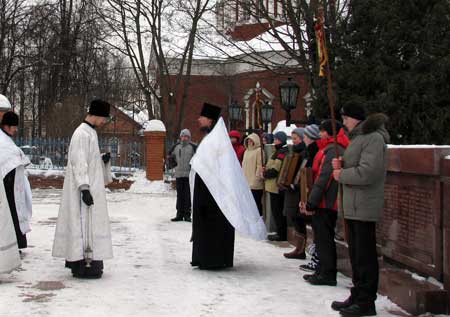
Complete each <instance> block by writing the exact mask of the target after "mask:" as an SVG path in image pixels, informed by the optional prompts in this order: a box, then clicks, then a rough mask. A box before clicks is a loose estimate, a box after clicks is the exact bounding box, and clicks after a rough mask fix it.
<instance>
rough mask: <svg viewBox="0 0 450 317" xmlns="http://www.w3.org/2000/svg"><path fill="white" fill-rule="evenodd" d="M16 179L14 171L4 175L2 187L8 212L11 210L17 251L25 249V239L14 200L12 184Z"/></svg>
mask: <svg viewBox="0 0 450 317" xmlns="http://www.w3.org/2000/svg"><path fill="white" fill-rule="evenodd" d="M15 178H16V170H15V169H13V170H12V171H11V172H9V173H8V174H6V176H5V178H3V185H4V186H5V192H6V198H7V200H8V205H9V210H11V217H12V220H13V223H14V230H15V231H16V237H17V244H18V245H19V249H25V248H26V247H27V237H26V236H25V235H24V234H22V231H21V230H20V224H19V217H18V216H17V208H16V201H15V200H14V182H15Z"/></svg>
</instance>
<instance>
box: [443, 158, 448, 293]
mask: <svg viewBox="0 0 450 317" xmlns="http://www.w3.org/2000/svg"><path fill="white" fill-rule="evenodd" d="M441 166H442V169H441V180H442V183H443V186H442V191H443V193H442V199H443V202H442V207H443V221H442V222H443V244H444V245H443V260H444V264H443V271H444V272H443V275H444V288H445V290H446V291H448V294H449V302H450V158H447V159H443V160H442V165H441Z"/></svg>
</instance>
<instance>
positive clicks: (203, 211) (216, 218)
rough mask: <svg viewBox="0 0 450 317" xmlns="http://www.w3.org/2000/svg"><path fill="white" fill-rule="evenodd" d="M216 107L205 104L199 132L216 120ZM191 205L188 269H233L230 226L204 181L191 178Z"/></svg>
mask: <svg viewBox="0 0 450 317" xmlns="http://www.w3.org/2000/svg"><path fill="white" fill-rule="evenodd" d="M220 110H221V108H220V107H217V106H214V105H210V104H207V103H205V104H204V106H203V109H202V112H201V114H200V117H199V119H198V122H199V125H200V130H201V131H202V132H204V133H205V134H208V133H209V132H210V131H211V130H212V129H213V128H214V126H215V124H216V123H217V120H218V119H219V117H220ZM193 196H194V200H193V206H192V212H193V224H192V262H191V265H192V266H198V268H199V269H201V270H214V269H222V268H228V267H232V266H233V257H234V235H235V233H234V227H233V226H232V225H231V224H230V222H229V221H228V220H227V218H226V217H225V215H224V214H223V213H222V211H221V210H220V208H219V206H218V205H217V202H216V200H215V199H214V197H213V195H212V194H211V192H210V190H209V189H208V187H207V185H206V184H205V182H204V181H203V180H202V178H201V177H200V175H199V174H196V175H195V183H194V193H193Z"/></svg>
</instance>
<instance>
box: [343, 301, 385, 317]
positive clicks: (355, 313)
mask: <svg viewBox="0 0 450 317" xmlns="http://www.w3.org/2000/svg"><path fill="white" fill-rule="evenodd" d="M339 313H340V314H341V316H344V317H360V316H376V315H377V312H376V310H375V304H374V303H371V304H352V305H350V306H348V307H346V308H342V309H341V310H340V311H339Z"/></svg>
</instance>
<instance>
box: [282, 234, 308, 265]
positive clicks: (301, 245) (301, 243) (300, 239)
mask: <svg viewBox="0 0 450 317" xmlns="http://www.w3.org/2000/svg"><path fill="white" fill-rule="evenodd" d="M305 245H306V237H305V236H304V235H303V234H300V233H297V232H296V233H295V249H294V250H293V251H291V252H289V253H284V254H283V255H284V257H285V258H287V259H300V260H305V259H306V253H305Z"/></svg>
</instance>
